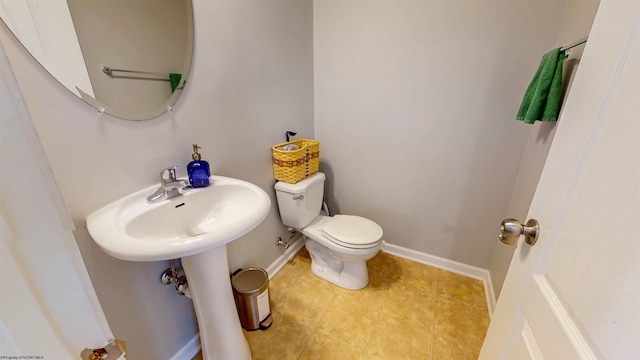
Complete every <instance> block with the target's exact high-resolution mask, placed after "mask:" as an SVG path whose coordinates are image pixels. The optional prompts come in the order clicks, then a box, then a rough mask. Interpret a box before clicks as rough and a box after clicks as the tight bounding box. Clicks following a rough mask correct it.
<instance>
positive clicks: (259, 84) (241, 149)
mask: <svg viewBox="0 0 640 360" xmlns="http://www.w3.org/2000/svg"><path fill="white" fill-rule="evenodd" d="M194 14H195V19H194V22H195V44H194V49H195V52H194V59H193V64H192V70H191V75H190V79H189V81H188V82H187V86H186V87H185V89H184V93H183V96H182V97H181V99H180V100H179V101H178V103H177V104H176V105H175V107H174V112H173V113H170V114H165V115H162V116H160V117H158V118H156V119H153V120H149V121H143V122H131V121H123V120H119V119H115V118H112V117H110V116H108V115H103V116H101V117H97V116H96V113H95V111H94V110H93V109H92V108H91V107H89V106H88V105H86V104H85V103H83V102H82V101H81V100H79V99H77V98H75V97H74V96H73V95H71V94H70V93H69V92H68V91H66V90H65V89H64V88H63V87H62V86H61V85H60V84H58V83H57V82H56V81H55V80H53V79H52V78H51V77H49V75H48V74H46V73H45V71H44V70H42V68H40V67H39V66H37V65H36V64H35V62H34V61H33V60H32V59H31V58H29V56H28V54H27V53H26V52H25V51H24V50H23V49H22V48H21V47H20V46H19V44H18V43H17V42H16V41H15V39H14V38H13V37H11V35H10V34H9V33H8V31H7V29H6V28H5V27H4V26H3V25H2V27H1V28H0V41H1V44H2V46H3V47H4V48H5V50H6V52H7V56H8V57H9V60H10V63H11V65H12V67H13V70H14V73H15V76H16V78H17V80H18V83H19V86H20V88H21V91H22V93H23V96H24V98H25V103H26V105H27V108H28V110H29V112H30V114H31V116H32V118H33V121H34V123H35V126H36V129H37V131H38V134H39V137H40V140H41V142H42V145H43V147H44V150H45V152H46V154H47V157H48V159H49V162H50V164H51V167H52V170H53V173H54V175H55V177H56V181H57V183H58V185H59V188H60V191H61V193H62V196H63V198H64V201H65V204H66V206H67V208H68V210H69V212H70V214H71V217H72V219H73V221H74V224H75V226H76V228H77V230H76V231H75V232H74V236H75V238H76V241H77V242H78V246H79V248H80V250H81V252H82V256H83V259H84V262H85V264H86V266H87V268H88V271H89V273H90V276H91V279H92V282H93V284H94V286H95V288H96V291H97V293H98V297H99V299H100V302H101V304H102V306H103V308H104V310H105V313H106V316H107V319H108V320H109V323H110V325H111V328H112V330H113V332H114V334H115V336H117V337H119V338H121V339H123V340H125V341H127V348H128V350H129V354H130V358H132V359H147V358H148V359H151V358H155V359H165V358H169V357H170V356H172V355H173V354H175V353H176V352H177V351H178V350H179V349H180V348H181V347H182V346H183V345H185V344H186V343H187V342H188V341H189V340H190V339H191V338H192V337H193V336H194V335H195V333H196V331H197V329H196V322H195V318H194V315H193V311H192V304H191V302H190V300H188V299H186V298H184V297H180V296H178V295H177V294H176V292H175V290H173V289H172V288H171V287H165V286H163V285H161V284H160V281H159V277H160V274H161V272H162V271H163V270H164V269H165V268H166V267H167V266H168V263H167V262H151V263H135V262H125V261H119V260H116V259H114V258H111V257H109V256H108V255H106V254H105V253H104V252H102V251H101V250H100V249H99V248H98V247H97V246H96V245H95V244H94V243H93V241H92V240H91V238H90V236H89V235H88V233H87V231H86V226H85V223H84V218H85V217H86V216H87V215H88V214H89V213H91V212H92V211H94V210H96V209H98V208H99V207H101V206H103V205H106V204H107V203H109V202H111V201H113V200H115V199H117V198H119V197H121V196H123V195H126V194H128V193H131V192H133V191H135V190H137V189H140V188H142V187H145V186H149V185H152V184H154V183H157V182H158V174H159V172H160V170H161V169H162V168H164V167H166V166H170V165H174V164H176V165H179V166H180V169H179V175H181V176H185V175H186V171H185V166H186V164H187V163H188V162H189V161H190V160H191V157H190V153H191V144H192V143H198V144H199V145H200V146H202V155H203V159H205V160H208V161H209V162H210V164H211V166H212V170H213V172H214V173H217V174H221V175H227V176H232V177H237V178H240V179H244V180H248V181H251V182H253V183H255V184H257V185H258V186H261V187H262V188H263V189H265V190H266V191H267V192H268V193H269V194H272V195H273V190H272V187H273V183H274V181H273V180H272V169H271V152H270V147H271V145H273V144H275V143H278V142H282V141H283V140H284V134H285V131H286V130H296V131H298V132H299V134H300V135H302V136H306V137H313V83H312V81H313V69H312V65H313V59H312V50H313V49H312V27H311V23H312V3H311V0H307V1H299V0H273V1H259V0H255V1H204V0H195V1H194ZM272 201H273V206H272V212H271V214H270V215H269V217H268V218H267V219H266V220H265V221H264V223H263V224H262V225H261V226H259V227H258V228H257V229H256V230H254V231H253V232H252V233H250V234H248V235H247V236H245V237H243V238H242V239H240V240H238V241H236V242H235V243H233V244H232V245H231V246H230V247H229V255H230V259H229V260H230V267H231V268H232V269H235V268H238V267H241V266H249V265H252V266H261V267H266V266H267V265H269V264H270V263H271V262H272V261H273V260H274V259H276V258H277V257H278V256H279V255H280V254H281V252H282V248H278V247H276V246H275V245H274V242H275V239H276V237H278V236H282V237H286V235H287V232H286V230H285V229H284V227H283V226H282V224H281V223H280V219H279V216H278V213H277V210H276V202H275V197H272Z"/></svg>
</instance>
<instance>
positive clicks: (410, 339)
mask: <svg viewBox="0 0 640 360" xmlns="http://www.w3.org/2000/svg"><path fill="white" fill-rule="evenodd" d="M310 263H311V259H310V258H309V254H308V253H307V252H306V250H305V249H304V248H303V249H302V250H301V251H300V252H299V253H298V254H297V255H296V256H295V257H294V258H293V259H292V260H291V261H289V263H287V264H286V265H285V266H284V267H283V269H282V270H281V271H280V272H279V273H278V274H276V276H275V277H274V278H273V279H271V281H270V282H269V295H270V300H271V313H272V316H273V325H272V326H271V328H270V329H268V330H266V331H260V330H257V331H245V332H244V334H245V337H246V338H247V341H248V342H249V346H250V347H251V352H252V356H253V360H271V359H273V360H311V359H316V360H341V359H345V360H354V359H356V360H374V359H376V360H378V359H385V360H395V359H424V360H439V359H452V360H464V359H477V358H478V353H479V351H480V347H481V346H482V341H483V339H484V335H485V333H486V330H487V327H488V325H489V318H488V312H487V305H486V300H485V299H486V298H485V294H484V287H483V284H482V282H481V281H479V280H475V279H470V278H467V277H464V276H461V275H458V274H454V273H451V272H448V271H444V270H440V269H436V268H433V267H429V266H426V265H423V264H419V263H416V262H412V261H409V260H406V259H402V258H399V257H395V256H391V255H389V254H385V253H382V252H381V253H379V254H378V255H377V256H376V257H374V258H373V259H371V260H369V261H368V262H367V266H368V268H369V277H370V280H369V285H368V286H367V287H366V288H365V289H362V290H357V291H351V290H346V289H342V288H339V287H337V286H334V285H332V284H330V283H328V282H326V281H323V280H321V279H319V278H317V277H316V276H315V275H313V274H312V273H311V266H310Z"/></svg>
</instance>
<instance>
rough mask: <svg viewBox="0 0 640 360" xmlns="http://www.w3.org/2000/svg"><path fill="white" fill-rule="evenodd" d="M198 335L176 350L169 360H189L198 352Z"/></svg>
mask: <svg viewBox="0 0 640 360" xmlns="http://www.w3.org/2000/svg"><path fill="white" fill-rule="evenodd" d="M200 347H201V345H200V334H199V333H197V334H196V336H194V337H193V338H192V339H191V340H189V342H188V343H187V344H186V345H185V346H183V347H182V349H180V350H178V352H177V353H175V355H173V356H172V357H171V358H170V359H169V360H191V359H193V357H194V356H196V355H197V354H198V352H199V351H200Z"/></svg>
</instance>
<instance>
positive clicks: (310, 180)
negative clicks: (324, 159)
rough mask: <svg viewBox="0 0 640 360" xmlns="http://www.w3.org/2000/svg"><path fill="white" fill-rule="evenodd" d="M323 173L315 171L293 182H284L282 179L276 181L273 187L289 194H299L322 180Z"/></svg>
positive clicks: (323, 177)
mask: <svg viewBox="0 0 640 360" xmlns="http://www.w3.org/2000/svg"><path fill="white" fill-rule="evenodd" d="M324 179H325V176H324V173H321V172H317V173H315V174H313V175H311V176H308V177H307V178H305V179H303V180H300V181H298V182H297V183H295V184H290V183H286V182H284V181H278V182H277V183H276V184H275V185H274V186H273V188H274V189H276V190H278V191H284V192H286V193H289V194H300V193H303V192H305V191H307V189H308V188H309V186H311V185H313V184H316V183H319V182H321V181H324Z"/></svg>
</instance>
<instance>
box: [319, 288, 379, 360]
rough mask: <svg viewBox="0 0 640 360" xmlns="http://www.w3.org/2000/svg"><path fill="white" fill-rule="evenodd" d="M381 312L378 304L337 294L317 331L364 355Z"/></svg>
mask: <svg viewBox="0 0 640 360" xmlns="http://www.w3.org/2000/svg"><path fill="white" fill-rule="evenodd" d="M379 314H380V307H379V306H378V305H377V304H368V303H365V302H356V301H349V298H348V297H345V296H344V295H342V296H341V295H337V296H336V297H335V298H334V300H333V302H332V303H331V304H330V306H329V307H328V309H327V311H326V312H325V313H324V315H323V316H322V318H321V319H320V323H319V324H318V326H317V327H316V332H317V333H319V334H322V335H325V336H327V337H329V338H331V339H333V340H335V341H336V342H337V343H339V344H341V346H343V347H345V348H347V349H349V350H351V351H353V352H354V353H356V354H358V355H362V354H364V350H365V349H366V347H367V341H368V340H369V337H370V335H371V332H372V331H373V328H374V326H375V324H376V320H377V319H378V316H379Z"/></svg>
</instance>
